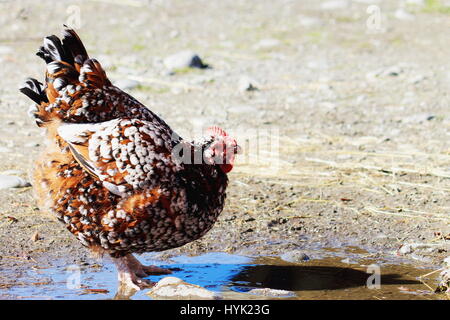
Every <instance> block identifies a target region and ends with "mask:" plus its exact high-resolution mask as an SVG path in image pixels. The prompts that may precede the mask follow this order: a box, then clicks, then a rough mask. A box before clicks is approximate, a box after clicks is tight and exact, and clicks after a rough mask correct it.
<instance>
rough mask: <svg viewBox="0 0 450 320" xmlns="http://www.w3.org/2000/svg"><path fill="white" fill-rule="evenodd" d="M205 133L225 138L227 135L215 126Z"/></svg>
mask: <svg viewBox="0 0 450 320" xmlns="http://www.w3.org/2000/svg"><path fill="white" fill-rule="evenodd" d="M207 131H208V132H210V133H211V134H212V135H214V136H223V137H226V136H227V135H228V134H227V133H226V132H225V131H224V130H223V129H222V128H219V127H217V126H212V127H209V128H208V130H207Z"/></svg>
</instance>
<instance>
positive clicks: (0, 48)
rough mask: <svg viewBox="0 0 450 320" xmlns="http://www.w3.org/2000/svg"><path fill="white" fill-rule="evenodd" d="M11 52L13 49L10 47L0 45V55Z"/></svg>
mask: <svg viewBox="0 0 450 320" xmlns="http://www.w3.org/2000/svg"><path fill="white" fill-rule="evenodd" d="M13 52H14V49H13V48H12V47H7V46H0V55H3V54H5V55H6V54H12V53H13Z"/></svg>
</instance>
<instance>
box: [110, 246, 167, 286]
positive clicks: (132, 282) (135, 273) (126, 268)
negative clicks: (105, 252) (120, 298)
mask: <svg viewBox="0 0 450 320" xmlns="http://www.w3.org/2000/svg"><path fill="white" fill-rule="evenodd" d="M112 259H113V261H114V264H115V265H116V266H117V271H118V277H119V281H120V282H121V283H123V284H125V285H127V286H128V287H131V288H133V289H136V290H141V289H144V288H149V287H152V286H153V285H154V284H155V283H154V282H152V281H150V280H147V279H143V278H144V277H146V276H149V275H153V274H169V273H171V272H172V271H170V270H167V269H163V268H158V267H155V266H148V267H147V266H143V265H142V264H141V263H140V262H139V261H138V260H137V259H136V258H135V257H134V256H133V255H132V254H127V255H126V256H123V257H120V258H112Z"/></svg>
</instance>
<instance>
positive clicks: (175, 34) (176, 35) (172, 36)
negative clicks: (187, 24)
mask: <svg viewBox="0 0 450 320" xmlns="http://www.w3.org/2000/svg"><path fill="white" fill-rule="evenodd" d="M179 35H180V32H179V31H178V30H172V31H170V33H169V37H171V38H172V39H174V38H177V37H178V36H179Z"/></svg>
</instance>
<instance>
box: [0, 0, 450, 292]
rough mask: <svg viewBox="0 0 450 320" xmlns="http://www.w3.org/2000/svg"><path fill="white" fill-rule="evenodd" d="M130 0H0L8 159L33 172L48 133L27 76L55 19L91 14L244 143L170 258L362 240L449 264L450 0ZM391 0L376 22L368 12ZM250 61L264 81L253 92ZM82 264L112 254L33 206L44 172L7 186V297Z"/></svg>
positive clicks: (0, 99)
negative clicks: (217, 199) (213, 213)
mask: <svg viewBox="0 0 450 320" xmlns="http://www.w3.org/2000/svg"><path fill="white" fill-rule="evenodd" d="M413 2H414V3H418V4H416V5H413V4H411V3H413ZM123 3H125V2H122V4H118V1H106V0H105V1H60V2H58V3H55V2H54V1H39V2H36V1H0V12H1V14H0V18H1V19H0V30H1V31H0V64H1V69H0V108H1V110H2V112H1V113H0V124H1V125H0V174H9V175H17V176H20V177H22V178H25V179H28V175H29V173H30V170H31V169H32V167H33V159H35V158H36V157H37V155H38V153H39V151H40V150H41V148H42V147H43V146H42V145H43V137H42V132H41V130H40V129H39V128H37V127H36V126H35V125H34V124H33V123H32V121H31V120H30V119H29V118H28V117H27V109H28V107H29V105H30V101H29V100H27V98H26V97H25V96H23V95H21V94H19V92H18V90H17V88H18V86H19V84H20V83H21V82H22V81H23V79H24V78H26V77H29V76H32V77H36V78H38V79H42V78H43V75H44V65H43V63H42V62H41V61H40V59H38V58H37V57H36V56H35V55H34V53H35V52H36V50H37V48H38V47H39V45H40V44H41V41H42V38H43V36H45V35H49V34H59V33H60V31H61V26H62V24H64V23H68V24H73V23H74V21H75V22H77V21H78V22H80V28H78V32H79V34H80V36H81V37H82V39H83V40H84V41H85V45H86V47H87V49H88V51H89V53H90V55H91V56H92V57H95V58H98V60H99V61H100V62H101V63H102V65H103V66H104V67H105V69H106V70H107V73H108V75H109V76H110V78H111V79H112V80H113V81H118V83H121V85H122V86H128V87H129V88H130V89H127V90H126V91H128V92H130V94H132V95H133V96H135V97H136V98H138V99H139V100H140V101H141V102H143V103H144V104H146V105H147V106H148V107H149V108H151V109H152V110H153V111H154V112H156V113H157V114H159V115H161V116H162V117H163V118H164V119H165V120H166V121H167V122H168V123H169V124H170V125H171V126H172V127H173V128H174V129H175V130H176V131H177V132H178V133H179V134H180V135H181V136H183V137H186V138H189V137H194V136H198V134H197V133H198V130H196V129H197V128H199V127H204V126H209V125H219V126H221V127H223V128H225V129H227V131H230V132H231V133H232V134H234V135H235V136H236V138H237V140H238V142H240V144H241V145H242V146H243V147H244V150H245V154H244V155H243V156H241V158H240V160H239V162H238V163H237V164H236V166H235V169H234V170H233V171H232V173H231V174H230V176H229V177H230V185H229V188H228V198H227V204H226V207H225V210H224V212H223V214H222V215H221V217H220V219H219V221H218V222H217V224H216V225H215V227H214V228H213V229H212V230H211V232H209V233H208V234H207V235H206V236H205V237H204V238H203V239H201V240H199V241H196V242H194V243H191V244H189V245H186V246H184V247H182V248H180V249H175V250H171V251H168V252H164V253H161V254H158V255H157V257H156V258H157V259H161V260H162V261H165V260H167V259H170V258H173V257H177V256H179V255H199V254H202V253H206V252H227V253H230V254H237V255H242V256H249V257H253V258H255V257H258V256H271V257H277V256H280V255H282V254H285V253H286V252H290V251H299V250H300V251H302V252H304V253H305V254H307V255H308V256H310V258H312V259H319V258H321V257H322V255H323V254H324V248H336V249H338V250H340V249H341V248H346V247H348V246H355V247H358V248H361V249H363V250H364V252H365V253H364V254H362V256H361V258H366V259H367V258H370V259H372V261H375V262H376V261H383V260H385V259H388V260H389V261H390V263H393V264H398V265H404V266H409V265H413V266H415V267H416V268H429V269H427V270H428V271H429V270H434V269H438V268H439V267H440V265H441V261H442V259H443V258H444V257H446V256H448V250H449V247H450V246H449V243H450V242H449V241H448V239H450V236H449V235H450V226H449V223H448V222H449V219H450V218H449V216H448V213H449V210H450V206H449V198H450V197H449V191H450V180H449V178H450V144H449V127H450V117H449V108H448V106H449V96H448V92H449V88H450V68H449V66H450V62H449V59H448V57H449V56H450V49H449V48H450V46H449V37H448V33H447V32H444V30H448V27H449V26H450V10H449V9H448V6H446V5H445V1H423V3H422V4H420V3H421V1H387V0H384V1H381V0H380V1H376V5H377V7H376V8H374V7H372V8H371V9H368V7H369V4H368V1H288V0H285V1H281V0H280V1H251V2H250V1H215V2H210V1H195V2H186V1H149V2H143V1H142V2H140V1H131V0H130V1H126V3H127V4H123ZM408 3H409V4H408ZM200 8H201V10H200ZM377 8H378V9H379V10H380V11H379V13H380V20H379V23H378V20H377V19H375V20H373V19H372V20H370V19H369V18H370V17H371V13H368V11H367V10H369V11H370V12H375V13H376V12H378V11H377ZM77 10H79V12H80V16H79V19H78V20H76V19H77V17H75V18H74V16H73V14H74V12H75V13H77V12H78V11H77ZM373 10H375V11H373ZM372 18H373V17H372ZM375 18H377V17H375ZM74 19H75V20H74ZM368 19H369V21H368ZM374 21H375V22H376V23H375V24H374ZM186 49H189V50H193V51H195V52H196V53H197V54H199V55H200V56H201V58H202V59H203V60H204V61H205V62H206V63H208V64H209V65H210V66H211V68H209V69H202V70H196V69H181V70H176V72H175V73H174V74H173V73H170V72H169V71H168V70H167V68H166V67H165V66H164V63H163V60H164V58H165V57H167V56H169V55H171V54H174V53H177V52H179V51H182V50H186ZM242 76H247V77H249V78H251V79H253V80H251V81H252V83H253V84H254V86H256V87H257V88H258V90H251V91H242V79H241V78H242ZM267 136H269V137H271V139H272V140H270V139H269V140H270V141H271V143H266V142H265V141H266V140H264V139H265V137H267ZM254 141H260V143H259V146H260V147H255V145H254V144H253V143H254ZM261 141H262V142H261ZM268 145H270V146H271V147H268ZM146 257H147V256H145V257H144V259H147V258H146ZM152 257H153V256H152ZM312 261H313V260H312ZM84 263H88V264H89V265H92V264H95V263H98V262H96V260H94V259H93V258H91V257H90V256H89V253H88V252H87V250H85V249H84V248H83V247H81V245H80V244H79V243H78V241H76V240H75V239H74V238H73V237H72V236H71V235H70V234H69V233H68V232H67V231H66V230H65V229H64V228H63V226H62V225H60V224H59V223H58V222H56V221H55V219H54V218H53V217H52V216H50V215H49V214H47V213H45V212H41V211H39V210H38V209H37V208H36V202H35V200H34V199H33V197H32V188H30V187H23V188H16V189H2V190H0V296H1V297H6V296H8V294H9V293H8V292H12V290H13V289H14V288H18V287H20V286H21V285H22V284H23V283H24V282H25V283H28V284H29V283H30V282H32V281H35V282H36V283H38V284H39V283H40V282H42V281H41V280H39V279H34V280H31V278H30V274H29V272H30V270H34V268H46V269H47V268H52V267H54V268H56V267H57V266H61V265H71V264H76V265H83V264H84ZM308 263H310V262H308ZM406 273H407V272H406ZM92 276H93V277H94V276H95V273H92ZM44 278H45V277H44ZM113 278H114V280H115V276H113ZM102 279H103V278H102ZM102 281H103V280H102ZM400 286H401V285H400ZM323 292H324V294H323V295H322V296H321V297H322V298H326V297H327V295H328V293H327V291H323ZM20 295H21V296H28V295H27V294H24V293H21V294H20ZM302 296H303V295H300V296H299V297H300V298H301V297H302ZM306 296H307V295H306ZM306 296H305V297H306ZM368 298H370V297H368ZM371 298H374V299H375V298H376V297H375V295H373V296H372V297H371Z"/></svg>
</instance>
